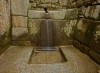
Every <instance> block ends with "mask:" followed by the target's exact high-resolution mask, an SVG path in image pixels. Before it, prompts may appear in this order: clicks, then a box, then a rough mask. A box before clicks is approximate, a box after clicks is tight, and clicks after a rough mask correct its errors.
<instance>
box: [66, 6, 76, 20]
mask: <svg viewBox="0 0 100 73" xmlns="http://www.w3.org/2000/svg"><path fill="white" fill-rule="evenodd" d="M77 18H78V9H77V8H73V9H67V12H66V19H69V20H75V19H77Z"/></svg>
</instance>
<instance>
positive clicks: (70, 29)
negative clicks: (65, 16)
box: [63, 20, 77, 40]
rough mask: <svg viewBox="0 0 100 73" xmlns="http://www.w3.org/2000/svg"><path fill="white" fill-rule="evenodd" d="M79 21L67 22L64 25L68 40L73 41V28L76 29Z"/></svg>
mask: <svg viewBox="0 0 100 73" xmlns="http://www.w3.org/2000/svg"><path fill="white" fill-rule="evenodd" d="M76 23H77V20H66V24H65V25H64V28H63V30H64V33H65V34H66V36H67V38H68V39H70V40H72V39H73V32H74V30H73V28H74V27H75V25H76Z"/></svg>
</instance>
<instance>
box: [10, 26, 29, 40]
mask: <svg viewBox="0 0 100 73" xmlns="http://www.w3.org/2000/svg"><path fill="white" fill-rule="evenodd" d="M12 40H16V41H27V40H29V37H28V29H27V28H17V27H12Z"/></svg>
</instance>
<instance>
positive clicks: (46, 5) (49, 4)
mask: <svg viewBox="0 0 100 73" xmlns="http://www.w3.org/2000/svg"><path fill="white" fill-rule="evenodd" d="M51 6H52V4H51V3H44V4H37V7H39V8H51Z"/></svg>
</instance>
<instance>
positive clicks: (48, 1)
mask: <svg viewBox="0 0 100 73" xmlns="http://www.w3.org/2000/svg"><path fill="white" fill-rule="evenodd" d="M56 2H58V0H41V3H56Z"/></svg>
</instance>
